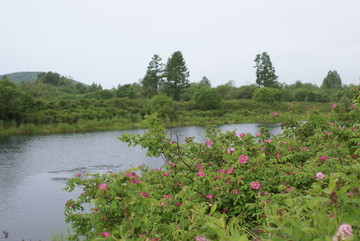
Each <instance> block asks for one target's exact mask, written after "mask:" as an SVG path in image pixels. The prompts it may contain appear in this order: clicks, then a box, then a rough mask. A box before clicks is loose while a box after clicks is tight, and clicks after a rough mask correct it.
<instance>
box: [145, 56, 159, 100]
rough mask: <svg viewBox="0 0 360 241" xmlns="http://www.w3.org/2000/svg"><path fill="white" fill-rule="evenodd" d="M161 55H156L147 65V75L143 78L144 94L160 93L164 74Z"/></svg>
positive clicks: (149, 95)
mask: <svg viewBox="0 0 360 241" xmlns="http://www.w3.org/2000/svg"><path fill="white" fill-rule="evenodd" d="M161 61H162V59H161V58H160V56H159V55H156V54H155V55H154V56H153V57H152V59H151V61H150V63H149V65H148V67H147V71H146V74H145V77H144V78H143V79H142V81H141V84H142V86H143V91H144V95H145V96H146V97H152V96H154V95H157V94H158V88H159V84H160V82H161V80H162V78H163V74H164V64H162V63H161Z"/></svg>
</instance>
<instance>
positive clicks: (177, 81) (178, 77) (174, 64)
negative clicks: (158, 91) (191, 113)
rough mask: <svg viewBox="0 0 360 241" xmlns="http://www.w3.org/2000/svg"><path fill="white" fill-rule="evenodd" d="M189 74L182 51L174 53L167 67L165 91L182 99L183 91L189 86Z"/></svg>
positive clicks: (177, 98)
mask: <svg viewBox="0 0 360 241" xmlns="http://www.w3.org/2000/svg"><path fill="white" fill-rule="evenodd" d="M189 76H190V74H189V71H188V69H187V67H186V64H185V60H184V58H183V55H182V53H181V52H180V51H177V52H175V53H173V54H172V55H171V57H170V58H169V59H168V61H167V64H166V67H165V72H164V77H165V79H164V80H163V81H162V88H163V91H164V93H165V94H166V95H168V96H170V97H172V98H173V99H174V100H180V94H181V91H182V90H183V89H184V88H186V87H188V86H189V79H188V78H189Z"/></svg>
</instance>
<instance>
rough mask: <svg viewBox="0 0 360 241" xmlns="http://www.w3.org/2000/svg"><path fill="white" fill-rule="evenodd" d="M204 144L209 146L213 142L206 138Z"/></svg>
mask: <svg viewBox="0 0 360 241" xmlns="http://www.w3.org/2000/svg"><path fill="white" fill-rule="evenodd" d="M205 144H206V145H207V146H208V147H209V146H212V145H214V143H212V142H211V140H206V142H205Z"/></svg>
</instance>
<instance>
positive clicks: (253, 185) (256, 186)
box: [250, 182, 261, 189]
mask: <svg viewBox="0 0 360 241" xmlns="http://www.w3.org/2000/svg"><path fill="white" fill-rule="evenodd" d="M250 186H251V188H252V189H260V186H261V184H260V183H259V182H250Z"/></svg>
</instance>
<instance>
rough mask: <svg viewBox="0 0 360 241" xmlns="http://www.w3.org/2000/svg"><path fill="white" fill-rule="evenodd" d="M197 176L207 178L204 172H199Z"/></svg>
mask: <svg viewBox="0 0 360 241" xmlns="http://www.w3.org/2000/svg"><path fill="white" fill-rule="evenodd" d="M196 175H198V176H199V177H205V173H203V172H198V173H197V174H196Z"/></svg>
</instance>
